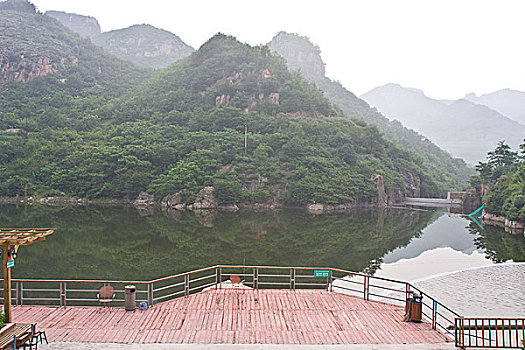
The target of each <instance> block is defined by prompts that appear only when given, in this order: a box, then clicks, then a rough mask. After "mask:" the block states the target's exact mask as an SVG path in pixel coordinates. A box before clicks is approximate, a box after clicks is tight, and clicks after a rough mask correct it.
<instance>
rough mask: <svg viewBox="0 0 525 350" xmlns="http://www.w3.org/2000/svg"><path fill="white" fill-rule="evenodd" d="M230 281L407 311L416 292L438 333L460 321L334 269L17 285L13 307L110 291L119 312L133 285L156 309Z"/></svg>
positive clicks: (440, 308) (75, 300) (220, 269)
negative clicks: (324, 273) (318, 273)
mask: <svg viewBox="0 0 525 350" xmlns="http://www.w3.org/2000/svg"><path fill="white" fill-rule="evenodd" d="M314 270H328V271H330V273H329V276H328V277H315V276H314ZM230 275H236V276H239V277H240V278H241V279H242V280H243V283H244V284H245V285H247V286H249V287H251V288H253V289H255V290H257V289H263V288H287V289H308V288H310V289H328V290H330V291H336V292H341V293H345V294H350V295H355V296H360V297H363V298H364V299H365V300H377V301H384V302H388V303H391V304H396V305H405V301H406V299H407V297H408V294H409V292H413V291H416V292H418V293H420V294H421V295H422V296H423V305H422V308H423V310H422V313H423V316H424V317H426V318H427V319H428V321H429V322H430V323H431V325H432V328H433V329H437V328H439V329H441V330H442V331H444V332H445V333H446V334H449V335H450V336H451V337H453V336H454V333H453V329H454V318H457V317H460V315H458V314H457V313H455V312H454V311H452V310H450V309H449V308H448V307H446V306H445V305H443V304H441V303H440V302H438V301H437V300H435V299H434V298H432V297H431V296H429V295H428V294H426V293H424V292H423V291H421V290H420V289H418V288H416V287H414V286H413V285H411V284H410V283H408V282H403V281H397V280H393V279H389V278H383V277H376V276H370V275H366V274H362V273H356V272H352V271H347V270H342V269H336V268H330V267H324V268H323V267H284V266H243V265H217V266H211V267H207V268H203V269H198V270H194V271H189V272H185V273H180V274H176V275H173V276H167V277H163V278H158V279H154V280H151V281H111V280H59V279H49V280H41V279H13V280H12V283H14V288H13V290H12V293H13V295H12V299H13V304H14V305H27V304H31V305H38V304H40V305H58V306H68V305H70V306H75V305H97V303H98V300H97V297H96V296H97V293H98V290H99V288H100V287H101V286H103V285H112V286H113V287H115V293H116V298H115V301H114V305H116V306H120V305H124V286H125V285H129V284H132V285H135V286H136V293H137V296H136V300H137V302H141V301H145V302H147V303H148V304H149V305H154V304H157V303H159V302H163V301H168V300H171V299H174V298H177V297H181V296H189V295H191V294H194V293H198V292H201V291H202V290H204V289H205V288H209V287H213V286H215V288H220V283H222V282H225V281H227V280H229V276H230ZM0 290H2V289H0ZM2 291H3V290H2ZM0 299H2V298H0Z"/></svg>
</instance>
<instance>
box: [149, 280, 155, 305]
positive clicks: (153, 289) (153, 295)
mask: <svg viewBox="0 0 525 350" xmlns="http://www.w3.org/2000/svg"><path fill="white" fill-rule="evenodd" d="M154 287H155V284H154V282H150V283H148V288H150V289H151V305H153V300H154V299H155V288H154Z"/></svg>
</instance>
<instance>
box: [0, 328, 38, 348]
mask: <svg viewBox="0 0 525 350" xmlns="http://www.w3.org/2000/svg"><path fill="white" fill-rule="evenodd" d="M33 333H34V327H33V325H32V324H31V323H13V324H12V325H10V327H9V328H6V329H5V330H4V331H3V332H2V333H1V334H0V349H11V348H13V349H17V348H18V347H19V346H21V345H23V344H24V343H25V342H27V341H28V340H29V339H31V337H32V335H33ZM15 339H16V347H15V344H13V341H14V340H15Z"/></svg>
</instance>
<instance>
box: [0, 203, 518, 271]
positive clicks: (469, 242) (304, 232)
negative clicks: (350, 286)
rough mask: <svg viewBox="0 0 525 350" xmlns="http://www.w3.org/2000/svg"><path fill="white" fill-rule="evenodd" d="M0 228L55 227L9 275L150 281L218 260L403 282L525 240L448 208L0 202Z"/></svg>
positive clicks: (507, 254) (501, 254) (484, 260)
mask: <svg viewBox="0 0 525 350" xmlns="http://www.w3.org/2000/svg"><path fill="white" fill-rule="evenodd" d="M0 210H1V211H0V227H54V228H56V232H55V233H54V234H53V235H51V236H49V237H48V238H47V239H46V240H45V241H43V242H39V243H37V244H35V245H32V246H28V247H21V249H20V250H19V252H18V258H17V261H16V267H15V268H14V269H13V271H12V273H13V277H14V278H61V279H113V280H150V279H153V278H157V277H163V276H167V275H171V274H175V273H179V272H184V271H189V270H193V269H197V268H201V267H206V266H211V265H216V264H246V265H288V266H331V267H339V268H343V269H347V270H353V271H360V272H361V271H362V272H367V273H372V274H375V275H379V276H387V277H391V278H396V279H402V280H409V281H414V280H421V279H425V278H428V277H429V276H433V275H437V274H443V273H447V272H450V271H456V270H461V269H465V268H471V267H479V266H485V265H491V264H494V263H495V262H504V261H508V260H513V261H525V238H524V237H523V236H522V235H521V236H519V235H510V234H508V233H506V232H504V230H503V229H499V228H494V227H487V228H485V230H480V229H478V227H477V226H476V225H474V224H473V223H471V222H470V221H469V220H468V219H466V218H465V217H463V216H460V215H457V214H449V213H448V212H447V210H446V209H428V208H427V209H425V210H408V209H385V210H355V211H351V212H345V213H332V214H323V215H312V214H310V213H308V212H307V211H304V210H282V211H277V212H272V211H263V212H254V211H240V212H236V213H230V212H207V213H206V215H197V214H194V213H192V212H177V211H172V212H169V213H162V212H160V210H157V209H156V210H155V211H153V212H147V213H144V212H139V211H137V210H136V209H135V208H133V207H104V206H88V207H84V206H64V207H48V206H41V205H34V206H15V205H1V206H0Z"/></svg>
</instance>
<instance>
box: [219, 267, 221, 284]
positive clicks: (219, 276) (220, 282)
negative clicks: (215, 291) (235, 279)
mask: <svg viewBox="0 0 525 350" xmlns="http://www.w3.org/2000/svg"><path fill="white" fill-rule="evenodd" d="M221 283H222V267H219V285H221ZM221 287H222V285H221Z"/></svg>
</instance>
